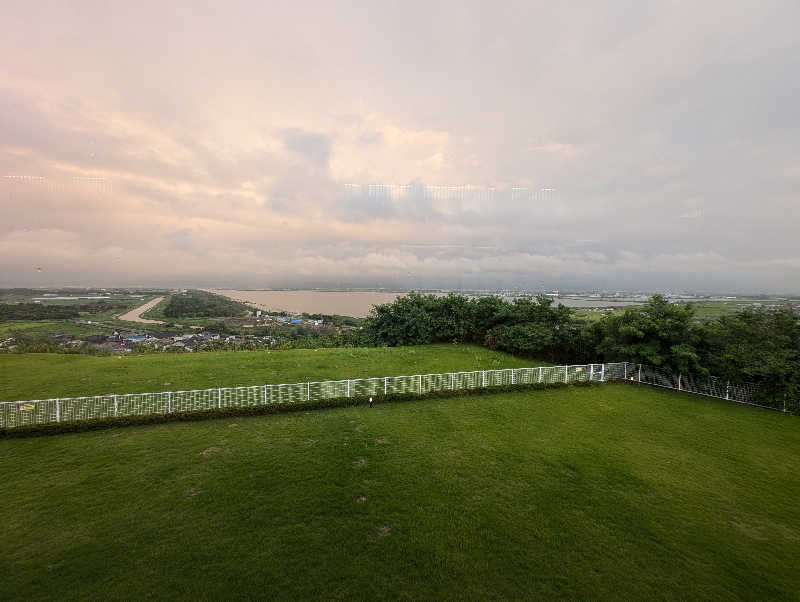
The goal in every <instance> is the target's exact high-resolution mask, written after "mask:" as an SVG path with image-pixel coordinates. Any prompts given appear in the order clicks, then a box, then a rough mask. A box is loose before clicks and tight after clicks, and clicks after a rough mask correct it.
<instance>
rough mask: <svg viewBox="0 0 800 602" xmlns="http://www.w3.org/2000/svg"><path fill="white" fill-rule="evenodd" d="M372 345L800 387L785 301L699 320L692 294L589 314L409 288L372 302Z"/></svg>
mask: <svg viewBox="0 0 800 602" xmlns="http://www.w3.org/2000/svg"><path fill="white" fill-rule="evenodd" d="M364 337H365V340H367V341H369V342H370V343H371V344H373V345H379V346H380V345H389V346H395V345H421V344H427V343H435V342H472V343H478V344H481V345H485V346H487V347H489V348H491V349H498V350H501V351H507V352H510V353H515V354H519V355H524V356H529V357H535V358H538V359H542V360H546V361H551V362H559V363H568V362H571V363H584V362H591V361H630V362H636V363H641V364H647V365H651V366H656V367H660V368H663V369H664V370H667V371H670V372H673V373H680V372H693V373H699V374H713V375H715V376H719V377H722V378H725V379H727V380H730V381H731V382H745V381H746V382H755V383H759V384H761V385H763V387H764V391H765V393H766V394H767V395H769V396H770V397H771V398H773V399H774V398H779V399H780V398H782V397H783V396H787V398H792V399H795V398H797V397H798V395H800V324H799V323H798V317H797V315H796V314H794V313H792V312H791V311H790V310H781V311H770V310H748V311H742V312H739V313H737V314H734V315H730V316H725V317H722V318H719V319H716V320H713V321H711V322H707V323H703V324H700V323H698V322H697V321H696V320H695V319H694V309H693V306H692V305H691V304H690V303H686V304H679V303H670V302H668V301H667V300H666V299H665V298H664V297H662V296H661V295H654V296H653V297H652V298H651V299H650V300H649V302H648V303H647V304H645V305H643V306H640V307H629V308H627V309H626V310H625V311H623V312H619V313H614V314H611V315H608V316H605V317H604V318H603V319H601V320H599V321H597V322H594V323H589V322H586V321H583V320H581V319H579V318H577V317H576V315H575V313H574V312H573V311H572V310H571V309H569V308H567V307H564V306H561V305H555V304H554V303H553V301H552V300H551V299H548V298H547V297H544V296H539V297H537V298H535V299H516V300H514V301H511V302H509V301H505V300H503V299H501V298H499V297H481V298H478V299H470V298H468V297H465V296H462V295H454V294H450V295H447V296H443V297H437V296H434V295H420V294H416V293H411V294H409V295H407V296H404V297H399V298H398V299H396V300H395V301H394V302H393V303H389V304H386V305H379V306H376V307H375V308H374V310H373V312H372V315H371V316H370V317H369V318H368V320H367V321H366V326H365V334H364Z"/></svg>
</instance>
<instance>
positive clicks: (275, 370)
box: [0, 345, 541, 401]
mask: <svg viewBox="0 0 800 602" xmlns="http://www.w3.org/2000/svg"><path fill="white" fill-rule="evenodd" d="M538 365H541V363H538V362H535V361H530V360H523V359H520V358H515V357H513V356H511V355H508V354H505V353H500V352H495V351H490V350H488V349H484V348H483V347H477V346H470V345H423V346H419V347H391V348H390V347H378V348H356V349H349V348H334V349H318V350H315V349H297V350H291V351H242V352H230V351H228V352H208V353H206V352H203V353H179V354H173V353H160V354H148V355H132V356H128V355H117V356H100V357H95V356H89V355H64V354H43V353H29V354H0V401H14V400H24V399H44V398H50V397H75V396H79V395H96V394H103V393H140V392H146V391H168V390H172V391H174V390H179V389H204V388H209V387H230V386H238V385H261V384H267V383H293V382H305V381H308V380H326V379H330V380H337V379H344V378H363V377H367V376H395V375H402V374H428V373H433V372H457V371H466V370H479V369H480V370H487V369H497V368H518V367H523V366H538Z"/></svg>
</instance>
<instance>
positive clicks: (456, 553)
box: [0, 384, 800, 599]
mask: <svg viewBox="0 0 800 602" xmlns="http://www.w3.org/2000/svg"><path fill="white" fill-rule="evenodd" d="M799 462H800V421H798V419H797V418H795V417H792V416H785V415H782V414H777V413H771V412H766V411H761V410H757V409H753V408H748V407H742V406H737V405H734V404H727V403H725V402H722V401H719V402H718V401H714V400H708V399H704V398H698V397H691V396H688V395H682V394H678V393H674V392H670V391H664V390H659V389H653V388H648V387H638V386H633V385H625V384H605V385H600V386H594V387H574V388H568V389H557V390H545V391H529V392H517V393H508V394H498V395H490V396H483V397H465V398H452V399H438V400H437V399H428V400H421V401H417V402H407V403H388V404H379V405H377V406H376V407H375V408H373V409H369V408H365V407H355V408H342V409H336V410H327V411H317V412H307V413H298V414H282V415H273V416H262V417H253V418H237V419H220V420H210V421H206V422H194V423H170V424H163V425H154V426H143V427H134V428H121V429H110V430H106V431H96V432H88V433H81V434H69V435H59V436H53V437H41V438H35V439H20V440H5V441H0V473H2V474H3V475H4V478H3V479H2V481H0V504H1V505H2V507H3V508H5V509H6V511H5V512H4V516H5V519H4V526H3V530H4V532H3V537H2V538H0V557H2V558H3V566H4V570H3V573H4V576H3V579H2V580H0V598H2V599H10V598H25V599H77V598H103V599H137V598H144V597H157V598H185V599H190V598H195V599H196V598H203V599H223V598H224V599H231V598H289V599H307V598H310V597H326V598H340V599H389V598H392V599H394V598H413V599H435V598H450V599H452V598H468V599H485V598H490V597H495V598H496V597H501V598H517V599H519V598H545V597H546V598H553V597H558V598H571V599H597V598H613V599H644V598H659V599H661V598H671V599H676V598H684V599H685V598H725V599H794V598H796V595H797V591H800V574H798V572H797V571H795V570H793V567H794V566H795V564H796V557H797V549H798V543H799V542H800V526H799V525H800V510H798V505H797V500H798V499H799V498H800V474H799V473H798V472H797V470H796V467H797V466H798V463H799Z"/></svg>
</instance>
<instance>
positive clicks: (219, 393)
mask: <svg viewBox="0 0 800 602" xmlns="http://www.w3.org/2000/svg"><path fill="white" fill-rule="evenodd" d="M217 407H218V408H221V407H222V387H219V388H217Z"/></svg>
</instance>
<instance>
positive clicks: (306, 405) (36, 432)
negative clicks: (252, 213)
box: [0, 382, 597, 439]
mask: <svg viewBox="0 0 800 602" xmlns="http://www.w3.org/2000/svg"><path fill="white" fill-rule="evenodd" d="M596 384H597V383H594V382H575V383H570V384H565V383H550V384H546V383H532V384H524V385H501V386H495V387H486V388H483V389H457V390H454V391H449V390H448V391H431V392H430V393H424V394H422V395H420V394H418V393H391V394H389V395H373V396H372V397H373V400H374V402H376V403H386V402H392V401H398V402H402V401H415V400H418V399H446V398H450V397H475V396H480V395H493V394H496V393H512V392H517V391H531V390H542V389H563V388H566V387H590V386H594V385H596ZM367 404H369V396H361V397H334V398H331V399H323V400H320V401H298V402H293V403H270V404H266V405H258V406H235V407H229V408H216V409H212V410H195V411H192V412H173V413H169V414H146V415H144V416H123V417H118V418H100V419H96V420H80V421H74V422H51V423H48V424H32V425H26V426H18V427H14V428H5V429H0V439H14V438H21V437H39V436H42V435H58V434H61V433H80V432H84V431H95V430H101V429H108V428H115V427H120V426H137V425H143V424H163V423H166V422H188V421H194V420H210V419H211V420H213V419H219V418H231V417H240V416H264V415H267V414H284V413H288V412H303V411H308V410H321V409H326V408H345V407H352V406H359V405H367Z"/></svg>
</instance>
